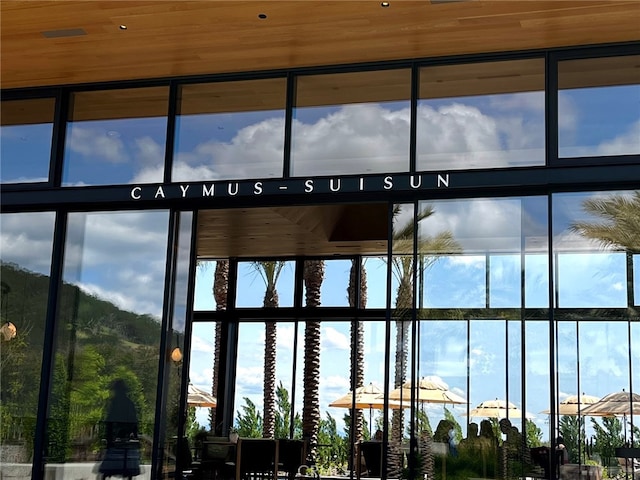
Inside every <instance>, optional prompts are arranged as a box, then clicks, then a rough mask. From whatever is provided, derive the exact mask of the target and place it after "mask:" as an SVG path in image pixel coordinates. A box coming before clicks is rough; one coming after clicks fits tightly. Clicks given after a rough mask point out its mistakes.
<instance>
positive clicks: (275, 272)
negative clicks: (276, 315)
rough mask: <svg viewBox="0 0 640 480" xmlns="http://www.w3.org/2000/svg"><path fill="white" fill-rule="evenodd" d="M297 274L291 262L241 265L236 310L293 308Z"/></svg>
mask: <svg viewBox="0 0 640 480" xmlns="http://www.w3.org/2000/svg"><path fill="white" fill-rule="evenodd" d="M294 274H295V263H294V262H291V261H285V260H256V261H252V262H239V263H238V292H239V293H238V296H237V299H236V307H240V308H241V307H254V308H256V307H265V308H276V307H293V287H294V285H293V280H294V278H293V277H294Z"/></svg>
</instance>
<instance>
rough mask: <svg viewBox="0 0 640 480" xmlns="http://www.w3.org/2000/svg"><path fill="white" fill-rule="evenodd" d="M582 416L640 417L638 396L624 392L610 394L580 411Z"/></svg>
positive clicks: (639, 398)
mask: <svg viewBox="0 0 640 480" xmlns="http://www.w3.org/2000/svg"><path fill="white" fill-rule="evenodd" d="M582 413H583V414H584V415H591V416H600V417H614V416H616V415H631V414H633V415H640V394H638V393H632V392H625V391H624V390H622V391H621V392H616V393H610V394H609V395H605V396H604V397H602V398H601V399H600V400H599V401H597V402H596V403H594V404H592V405H589V406H588V407H585V408H584V410H582Z"/></svg>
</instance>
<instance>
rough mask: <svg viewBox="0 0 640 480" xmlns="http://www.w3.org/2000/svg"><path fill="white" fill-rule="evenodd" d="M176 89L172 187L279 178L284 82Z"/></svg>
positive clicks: (284, 80)
mask: <svg viewBox="0 0 640 480" xmlns="http://www.w3.org/2000/svg"><path fill="white" fill-rule="evenodd" d="M179 88H180V94H179V103H178V112H177V113H178V114H177V117H176V133H175V151H174V161H173V167H172V174H171V179H172V180H173V181H174V182H184V181H198V180H203V179H206V180H232V179H249V178H270V177H276V178H277V177H282V175H283V168H284V167H283V164H284V125H285V98H286V90H287V83H286V78H273V79H263V80H245V81H234V82H217V83H205V84H193V85H183V86H181V87H179Z"/></svg>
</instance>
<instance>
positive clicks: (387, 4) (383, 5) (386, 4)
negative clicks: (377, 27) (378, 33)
mask: <svg viewBox="0 0 640 480" xmlns="http://www.w3.org/2000/svg"><path fill="white" fill-rule="evenodd" d="M389 5H390V4H389V2H382V3H381V4H380V6H381V7H382V8H387V7H388V6H389Z"/></svg>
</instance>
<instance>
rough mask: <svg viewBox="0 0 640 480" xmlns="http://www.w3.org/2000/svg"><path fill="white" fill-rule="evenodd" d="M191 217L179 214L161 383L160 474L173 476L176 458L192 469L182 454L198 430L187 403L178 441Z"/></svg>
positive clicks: (193, 441) (188, 214)
mask: <svg viewBox="0 0 640 480" xmlns="http://www.w3.org/2000/svg"><path fill="white" fill-rule="evenodd" d="M192 217H193V213H191V212H181V213H180V215H179V217H178V222H177V224H178V229H179V230H178V246H177V250H176V251H177V256H178V258H177V259H176V268H175V272H176V282H175V287H174V301H173V312H172V316H171V337H170V339H169V344H168V348H167V351H168V352H169V358H168V360H167V362H166V364H165V368H167V369H168V371H169V373H168V376H167V377H165V378H166V379H167V380H166V381H165V383H164V388H165V392H166V398H167V401H166V404H165V414H164V417H165V418H166V430H165V439H166V447H167V448H165V449H164V455H163V462H162V463H163V471H164V472H165V473H168V472H175V469H176V458H180V461H181V462H182V463H181V465H180V466H179V467H180V468H181V469H182V470H189V469H190V468H191V465H190V464H189V462H188V458H186V457H185V456H184V455H183V454H182V453H181V452H184V448H185V447H187V446H191V447H193V446H194V444H195V438H194V431H195V430H196V429H197V423H196V421H195V408H196V407H195V406H192V405H191V406H190V405H189V404H188V403H187V408H188V414H187V419H186V424H185V426H184V432H185V435H184V437H183V438H182V439H179V437H178V422H179V419H180V411H181V410H180V393H181V388H182V371H183V368H182V367H183V365H182V363H183V359H184V357H185V355H184V340H185V338H184V337H185V335H184V334H185V327H186V323H187V318H186V313H187V288H188V284H189V262H190V260H191V235H192V232H191V224H192V221H191V220H192Z"/></svg>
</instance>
